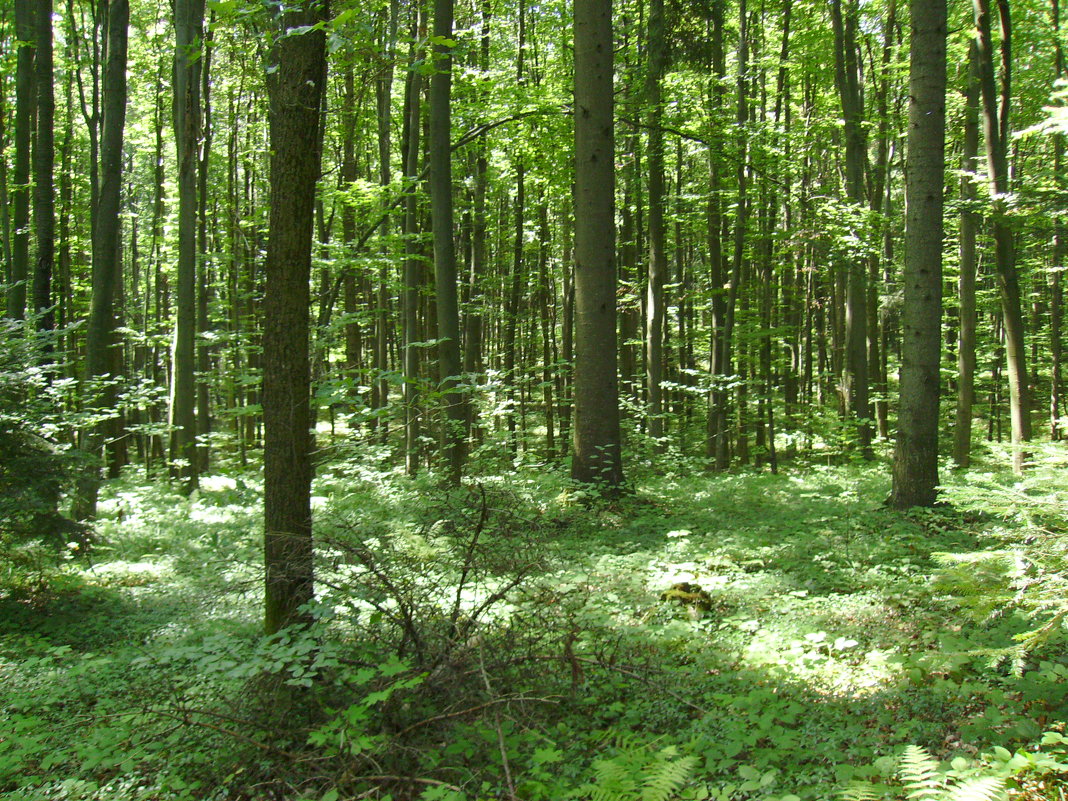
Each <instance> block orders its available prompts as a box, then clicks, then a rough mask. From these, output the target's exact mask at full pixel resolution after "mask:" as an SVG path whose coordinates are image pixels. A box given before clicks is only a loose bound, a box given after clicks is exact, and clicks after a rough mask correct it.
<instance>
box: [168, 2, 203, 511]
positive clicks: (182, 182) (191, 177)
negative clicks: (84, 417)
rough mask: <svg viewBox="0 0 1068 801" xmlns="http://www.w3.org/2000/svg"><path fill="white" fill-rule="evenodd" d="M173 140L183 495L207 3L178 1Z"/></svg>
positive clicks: (174, 457) (187, 477)
mask: <svg viewBox="0 0 1068 801" xmlns="http://www.w3.org/2000/svg"><path fill="white" fill-rule="evenodd" d="M174 20H175V22H174V34H175V47H174V107H173V120H174V139H175V146H176V149H177V157H178V269H177V287H176V310H177V318H176V323H175V331H174V378H173V383H172V388H171V426H172V429H171V447H170V451H171V454H170V458H171V463H172V465H171V474H172V475H173V476H174V477H176V478H180V479H181V480H182V489H183V491H184V492H187V493H189V492H192V491H193V490H194V489H196V487H197V476H198V470H197V468H198V460H197V452H196V378H195V371H196V324H197V319H196V278H197V164H198V158H197V156H198V145H199V142H200V122H201V109H200V70H201V56H202V55H203V53H202V47H203V29H204V0H176V3H175V9H174Z"/></svg>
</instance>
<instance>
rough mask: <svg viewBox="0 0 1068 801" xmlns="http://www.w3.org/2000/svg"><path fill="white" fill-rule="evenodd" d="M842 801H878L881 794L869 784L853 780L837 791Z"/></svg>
mask: <svg viewBox="0 0 1068 801" xmlns="http://www.w3.org/2000/svg"><path fill="white" fill-rule="evenodd" d="M839 795H841V797H842V801H879V799H880V798H882V797H883V794H882V793H880V792H879V790H878V788H877V787H876V786H875V785H874V784H872V783H871V782H865V781H861V780H859V779H854V780H853V781H851V782H849V784H847V785H846V786H845V787H843V788H842V789H841V790H840V791H839Z"/></svg>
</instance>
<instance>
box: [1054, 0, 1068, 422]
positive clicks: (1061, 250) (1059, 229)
mask: <svg viewBox="0 0 1068 801" xmlns="http://www.w3.org/2000/svg"><path fill="white" fill-rule="evenodd" d="M1052 10H1053V30H1054V33H1055V35H1054V37H1053V38H1054V72H1055V76H1054V77H1055V79H1056V80H1062V79H1063V77H1064V72H1065V70H1064V67H1065V65H1064V50H1063V48H1062V47H1061V9H1060V2H1059V0H1053V9H1052ZM1064 138H1065V137H1064V134H1063V133H1055V134H1054V135H1053V173H1054V181H1056V184H1057V188H1058V189H1059V190H1060V191H1061V192H1063V191H1064V190H1065V188H1066V187H1068V180H1066V176H1065V174H1064ZM1066 257H1068V233H1066V232H1065V230H1064V222H1063V221H1062V220H1061V218H1060V217H1059V216H1058V217H1057V221H1056V223H1055V224H1054V232H1053V269H1052V270H1051V271H1050V276H1049V282H1050V287H1049V290H1050V301H1049V337H1050V355H1051V357H1052V365H1051V370H1050V392H1049V417H1050V423H1049V436H1050V439H1051V440H1053V441H1054V442H1057V441H1059V440H1060V439H1061V438H1062V437H1063V435H1064V432H1063V431H1062V430H1061V414H1062V409H1063V406H1062V404H1063V395H1062V388H1063V381H1064V379H1063V375H1062V368H1061V359H1062V354H1063V350H1064V349H1063V344H1062V340H1061V338H1062V336H1063V334H1062V328H1063V318H1064V290H1063V289H1062V286H1061V273H1062V271H1063V270H1064V267H1065V259H1066Z"/></svg>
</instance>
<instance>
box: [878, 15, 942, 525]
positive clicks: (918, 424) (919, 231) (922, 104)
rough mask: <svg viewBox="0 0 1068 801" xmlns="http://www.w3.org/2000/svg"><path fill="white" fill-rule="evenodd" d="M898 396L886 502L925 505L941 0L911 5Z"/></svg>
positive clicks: (934, 435)
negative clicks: (888, 496)
mask: <svg viewBox="0 0 1068 801" xmlns="http://www.w3.org/2000/svg"><path fill="white" fill-rule="evenodd" d="M909 6H910V9H911V16H912V40H911V45H910V48H909V52H910V59H909V60H910V66H909V98H910V99H909V132H908V156H907V163H906V168H905V175H906V183H905V203H906V205H907V207H908V213H907V218H906V230H905V240H906V247H905V273H904V278H903V283H904V293H905V296H904V306H903V308H902V315H901V390H900V393H901V396H900V403H899V409H898V431H897V444H896V448H895V451H894V467H893V490H892V492H891V495H890V505H891V506H893V507H895V508H898V509H905V508H908V507H911V506H932V505H933V504H934V502H935V499H936V497H937V494H938V405H939V404H938V402H939V359H940V356H941V350H942V348H941V345H942V336H941V335H942V205H943V203H942V199H943V181H944V179H943V176H944V174H945V124H946V123H945V121H946V0H910V2H909Z"/></svg>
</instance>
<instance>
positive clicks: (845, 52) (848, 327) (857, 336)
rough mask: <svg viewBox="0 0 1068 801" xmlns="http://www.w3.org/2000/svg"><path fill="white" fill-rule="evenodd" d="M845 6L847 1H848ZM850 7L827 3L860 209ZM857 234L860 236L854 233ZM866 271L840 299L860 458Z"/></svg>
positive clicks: (860, 138) (857, 265) (859, 266)
mask: <svg viewBox="0 0 1068 801" xmlns="http://www.w3.org/2000/svg"><path fill="white" fill-rule="evenodd" d="M847 2H848V0H847ZM858 13H859V12H858V9H857V7H856V5H855V4H854V3H851V4H850V7H849V8H848V9H847V10H846V13H845V15H844V16H843V14H842V2H841V0H832V2H831V22H832V26H833V28H834V40H835V47H834V52H835V76H836V83H837V84H838V94H839V97H840V99H841V104H842V116H843V118H844V119H845V145H846V156H845V161H846V196H847V197H848V198H849V201H850V203H852V204H853V205H854V206H855V207H856V208H857V209H858V210H859V209H860V208H862V207H864V205H865V203H864V197H865V189H864V174H865V171H866V170H865V162H866V161H867V155H866V152H867V144H866V143H865V136H864V126H863V123H864V102H863V98H862V96H861V87H860V71H859V66H858V64H857V41H856V28H857V14H858ZM856 233H857V235H860V234H861V232H860V231H857V232H856ZM867 292H868V290H867V272H866V265H865V263H864V260H863V259H862V258H860V257H851V258H850V259H849V266H848V275H847V278H846V297H845V344H846V353H845V359H844V360H843V364H842V368H843V369H842V388H843V392H844V394H845V395H846V397H847V400H848V403H849V411H850V413H851V415H852V417H853V418H854V420H855V421H856V425H857V439H858V442H859V444H860V449H861V453H862V454H863V455H864V457H865V458H871V457H872V455H873V454H872V448H871V441H872V433H871V424H870V422H869V418H870V417H871V411H870V408H869V404H868V344H867V339H868V323H867V312H868V300H867Z"/></svg>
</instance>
